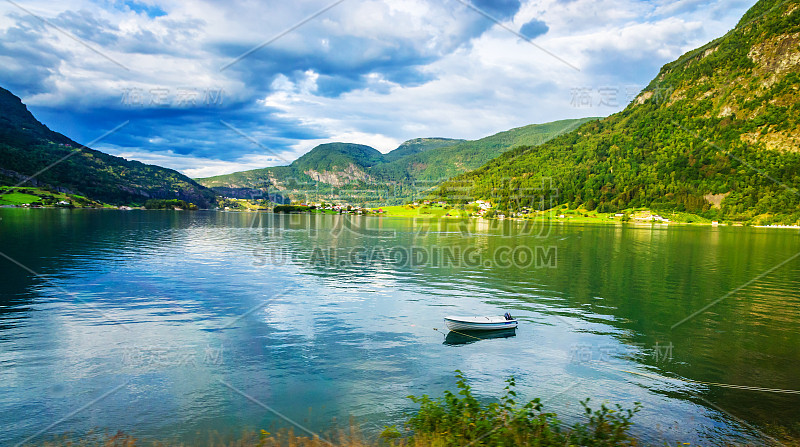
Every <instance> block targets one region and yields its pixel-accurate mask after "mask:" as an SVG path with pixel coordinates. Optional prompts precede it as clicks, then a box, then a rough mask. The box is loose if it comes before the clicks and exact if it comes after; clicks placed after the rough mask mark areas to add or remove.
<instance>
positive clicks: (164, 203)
mask: <svg viewBox="0 0 800 447" xmlns="http://www.w3.org/2000/svg"><path fill="white" fill-rule="evenodd" d="M144 207H145V208H146V209H148V210H175V209H181V210H192V211H194V210H197V209H198V207H197V205H195V204H194V203H189V202H187V201H185V200H180V199H150V200H148V201H147V202H145V203H144Z"/></svg>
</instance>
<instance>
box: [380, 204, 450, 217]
mask: <svg viewBox="0 0 800 447" xmlns="http://www.w3.org/2000/svg"><path fill="white" fill-rule="evenodd" d="M377 209H379V208H373V211H374V210H377ZM380 209H382V210H383V211H384V212H385V214H384V215H385V216H391V217H421V216H422V217H442V218H447V217H462V216H463V215H464V211H459V210H456V209H452V208H450V209H445V208H441V207H438V206H428V205H421V206H411V205H398V206H382V207H380ZM447 214H450V216H447Z"/></svg>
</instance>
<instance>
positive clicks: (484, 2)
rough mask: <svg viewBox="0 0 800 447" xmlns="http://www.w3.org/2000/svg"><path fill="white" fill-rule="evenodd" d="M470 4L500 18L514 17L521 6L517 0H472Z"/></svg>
mask: <svg viewBox="0 0 800 447" xmlns="http://www.w3.org/2000/svg"><path fill="white" fill-rule="evenodd" d="M472 4H473V5H475V7H477V8H480V9H482V10H483V11H485V12H486V13H488V14H489V15H491V16H492V17H494V18H496V19H500V20H505V19H509V18H511V17H514V14H516V13H517V11H519V8H520V6H521V3H520V2H519V0H473V1H472Z"/></svg>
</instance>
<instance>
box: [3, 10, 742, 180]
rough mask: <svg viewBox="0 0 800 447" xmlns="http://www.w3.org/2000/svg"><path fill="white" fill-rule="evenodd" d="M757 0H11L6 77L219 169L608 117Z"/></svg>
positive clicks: (107, 140) (138, 155) (151, 155)
mask: <svg viewBox="0 0 800 447" xmlns="http://www.w3.org/2000/svg"><path fill="white" fill-rule="evenodd" d="M754 3H755V0H716V1H714V0H677V1H667V0H647V1H640V0H614V1H610V0H496V1H492V0H430V1H428V0H321V1H317V0H308V1H297V2H286V1H257V0H225V1H196V0H163V1H139V0H96V1H91V0H58V1H50V0H42V1H39V0H31V1H24V2H23V1H21V0H13V1H12V0H6V2H2V4H0V86H2V87H4V88H6V89H9V90H10V91H11V92H12V93H14V94H16V95H17V96H19V97H21V98H22V100H23V102H25V103H26V104H27V105H28V107H29V109H30V110H31V111H32V112H33V113H34V115H35V116H36V117H37V118H38V119H39V120H40V121H42V122H43V123H45V124H46V125H47V126H48V127H50V128H51V129H53V130H56V131H58V132H61V133H63V134H65V135H67V136H68V137H70V138H72V139H74V140H76V141H78V142H80V143H82V144H87V143H90V142H91V143H92V144H91V147H92V148H94V149H98V150H102V151H104V152H108V153H111V154H114V155H119V156H123V157H125V158H128V159H135V160H139V161H142V162H145V163H152V164H157V165H161V166H165V167H169V168H173V169H177V170H179V171H181V172H183V173H185V174H187V175H189V176H190V177H206V176H212V175H218V174H224V173H230V172H235V171H241V170H246V169H255V168H261V167H266V166H276V165H285V164H288V163H289V162H291V161H292V160H294V159H296V158H297V157H299V156H300V155H302V154H304V153H305V152H308V151H309V150H311V149H312V148H313V147H315V146H316V145H318V144H321V143H327V142H333V141H340V142H351V143H360V144H367V145H370V146H372V147H374V148H376V149H378V150H380V151H381V152H384V153H385V152H388V151H390V150H392V149H394V148H396V147H397V146H398V145H399V144H400V143H402V142H403V141H405V140H409V139H412V138H419V137H448V138H464V139H477V138H481V137H484V136H487V135H491V134H494V133H497V132H500V131H503V130H508V129H511V128H514V127H519V126H524V125H527V124H533V123H543V122H549V121H554V120H558V119H565V118H579V117H586V116H607V115H610V114H612V113H614V112H617V111H619V110H622V109H623V108H624V107H625V106H626V105H627V104H628V103H629V102H630V101H631V100H632V99H633V98H634V97H635V96H636V94H637V93H638V92H639V91H640V90H641V89H642V88H644V87H645V86H646V85H647V84H648V83H649V82H650V80H651V79H652V78H654V77H655V76H656V75H657V74H658V71H659V69H660V68H661V66H662V65H664V64H665V63H667V62H670V61H672V60H674V59H676V58H677V57H678V56H680V55H681V54H683V53H685V52H687V51H689V50H691V49H693V48H696V47H698V46H701V45H703V44H705V43H706V42H709V41H711V40H713V39H715V38H717V37H720V36H722V35H724V34H725V33H726V32H727V31H729V30H730V29H731V28H733V27H734V26H735V25H736V23H737V22H738V20H739V18H740V17H741V16H742V15H743V14H744V13H745V11H746V10H747V9H748V8H749V7H751V6H752V5H753V4H754ZM114 129H116V130H114ZM112 130H114V131H113V132H109V131H112Z"/></svg>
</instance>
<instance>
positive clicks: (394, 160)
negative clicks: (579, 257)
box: [197, 118, 598, 203]
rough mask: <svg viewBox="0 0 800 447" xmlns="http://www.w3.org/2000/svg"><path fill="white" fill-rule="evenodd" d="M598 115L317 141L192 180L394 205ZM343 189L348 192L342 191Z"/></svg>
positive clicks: (229, 192)
mask: <svg viewBox="0 0 800 447" xmlns="http://www.w3.org/2000/svg"><path fill="white" fill-rule="evenodd" d="M596 119H598V118H583V119H576V120H562V121H555V122H552V123H546V124H532V125H529V126H525V127H520V128H516V129H511V130H508V131H505V132H500V133H498V134H496V135H492V136H489V137H486V138H482V139H480V140H475V141H466V140H454V139H447V138H417V139H413V140H409V141H406V142H404V143H403V144H401V145H400V146H399V147H397V148H396V149H394V150H392V151H391V152H389V153H387V154H385V155H384V154H381V153H380V152H378V151H377V150H375V149H373V148H371V147H369V146H363V145H358V144H346V143H329V144H321V145H319V146H317V147H315V148H314V149H312V150H311V151H310V152H308V153H307V154H305V155H303V156H302V157H300V158H298V159H297V160H295V161H294V162H292V163H291V164H290V165H289V166H277V167H272V168H262V169H254V170H251V171H243V172H235V173H233V174H226V175H219V176H215V177H208V178H201V179H197V181H198V182H199V183H200V184H202V185H205V186H207V187H209V188H213V189H214V190H215V191H217V192H219V193H220V194H222V195H225V196H229V197H230V196H235V197H252V196H256V195H259V193H258V191H262V192H263V191H268V190H271V191H272V192H275V191H280V192H281V193H282V194H286V195H287V196H289V197H292V198H295V199H297V200H303V197H307V195H308V193H309V191H311V192H313V194H314V197H316V199H323V198H325V197H327V198H331V197H332V196H340V195H341V193H342V192H343V191H344V192H345V193H348V194H353V193H354V192H359V193H365V194H371V196H370V197H367V198H364V197H362V198H361V199H358V198H343V197H339V198H340V199H346V200H350V201H356V202H374V203H396V202H402V201H404V200H407V199H408V198H410V197H412V196H415V195H417V194H419V193H420V192H421V191H424V190H428V189H429V188H431V187H432V186H435V185H436V184H438V183H439V182H441V181H443V180H445V179H448V178H450V177H452V176H454V175H457V174H459V173H462V172H466V171H468V170H470V169H475V168H477V167H479V166H481V165H482V164H484V163H486V162H487V161H489V160H491V159H492V158H494V157H497V156H498V155H500V154H502V153H503V152H504V151H507V150H509V149H511V148H513V147H515V146H519V145H534V144H540V143H543V142H545V141H547V140H549V139H550V138H553V137H555V136H557V135H559V134H561V133H564V132H568V131H570V130H572V129H574V128H575V127H577V126H579V125H580V124H582V123H585V122H587V121H592V120H596ZM348 191H349V192H348Z"/></svg>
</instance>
